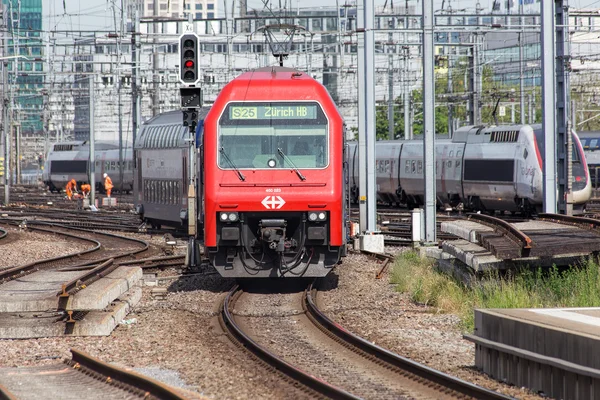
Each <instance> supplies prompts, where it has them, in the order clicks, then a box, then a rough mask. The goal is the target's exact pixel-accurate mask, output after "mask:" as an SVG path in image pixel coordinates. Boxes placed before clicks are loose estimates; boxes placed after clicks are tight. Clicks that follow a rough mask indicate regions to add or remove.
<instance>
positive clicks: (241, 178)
mask: <svg viewBox="0 0 600 400" xmlns="http://www.w3.org/2000/svg"><path fill="white" fill-rule="evenodd" d="M219 153H221V154H223V157H225V160H227V162H228V163H229V165H231V168H233V169H234V170H235V172H237V175H238V178H240V181H242V182H243V181H245V180H246V177H245V176H244V175H242V173H241V172H240V170H239V169H238V167H237V166H236V165H235V164H234V163H233V161H231V158H229V156H228V155H227V153H225V149H224V148H223V147H221V148H220V149H219Z"/></svg>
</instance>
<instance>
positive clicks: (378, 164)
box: [375, 140, 402, 204]
mask: <svg viewBox="0 0 600 400" xmlns="http://www.w3.org/2000/svg"><path fill="white" fill-rule="evenodd" d="M401 149H402V143H400V142H398V141H391V140H390V141H388V140H386V141H380V142H377V143H376V145H375V177H376V183H377V200H378V201H380V202H383V203H389V204H394V203H398V204H399V203H401V202H402V201H401V198H400V195H401V193H400V191H399V190H398V177H399V176H400V175H399V167H400V157H399V155H400V151H401Z"/></svg>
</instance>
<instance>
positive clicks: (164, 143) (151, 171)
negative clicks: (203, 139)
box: [133, 107, 210, 228]
mask: <svg viewBox="0 0 600 400" xmlns="http://www.w3.org/2000/svg"><path fill="white" fill-rule="evenodd" d="M209 109H210V108H208V107H205V108H201V109H199V110H198V119H199V120H200V121H201V120H203V119H204V117H205V116H206V114H207V113H208V110H209ZM181 118H182V116H181V111H179V110H177V111H168V112H165V113H162V114H159V115H157V116H156V117H154V118H151V119H149V120H148V121H146V122H144V123H143V125H142V127H141V128H140V131H139V133H138V135H137V137H136V140H135V146H134V147H135V154H136V160H135V165H134V173H135V178H136V179H135V185H134V191H133V196H134V204H135V208H136V212H137V213H138V214H139V215H140V217H141V219H142V220H143V221H144V222H146V223H148V224H150V225H151V226H152V227H153V228H161V227H162V226H163V225H165V226H171V227H175V228H185V227H187V224H188V217H187V211H188V204H187V200H188V198H187V195H188V185H189V173H190V162H189V146H190V142H189V139H190V137H191V135H190V133H189V128H187V127H184V126H183V125H182V119H181ZM200 220H201V219H200Z"/></svg>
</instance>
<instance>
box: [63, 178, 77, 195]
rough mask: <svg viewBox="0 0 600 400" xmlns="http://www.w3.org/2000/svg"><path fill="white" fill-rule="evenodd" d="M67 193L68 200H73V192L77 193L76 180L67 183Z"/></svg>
mask: <svg viewBox="0 0 600 400" xmlns="http://www.w3.org/2000/svg"><path fill="white" fill-rule="evenodd" d="M65 192H67V198H68V199H69V200H72V199H73V192H77V181H76V180H75V179H71V180H70V181H69V182H67V186H66V187H65Z"/></svg>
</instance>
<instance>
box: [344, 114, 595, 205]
mask: <svg viewBox="0 0 600 400" xmlns="http://www.w3.org/2000/svg"><path fill="white" fill-rule="evenodd" d="M572 135H573V136H572V139H573V140H572V143H573V144H572V160H573V164H572V178H573V179H572V182H573V190H572V194H573V195H572V198H573V204H574V209H575V210H583V208H584V206H585V203H586V202H587V201H588V200H589V199H590V197H591V183H590V178H589V171H588V168H587V164H586V161H585V155H584V153H583V147H582V145H581V142H580V141H579V138H578V137H577V135H576V134H575V133H574V132H573V134H572ZM349 146H350V151H349V152H348V157H350V159H349V160H348V163H349V166H350V171H351V173H350V185H349V186H350V189H351V191H352V194H353V196H352V198H353V199H354V200H356V199H357V198H358V154H357V153H358V152H357V145H356V143H351V144H349ZM543 147H544V136H543V132H542V127H541V125H533V126H530V125H514V126H500V127H485V126H467V127H463V128H460V129H458V130H457V131H456V132H455V135H454V137H453V138H452V139H437V140H436V144H435V153H436V166H435V171H436V197H437V202H438V206H442V205H445V204H448V205H451V206H456V205H458V204H460V203H463V205H464V207H465V208H466V209H471V210H482V211H495V210H499V211H524V212H527V213H530V212H535V211H540V210H541V209H542V205H543V201H544V197H543V162H544V151H543ZM375 152H376V157H375V158H376V178H377V199H378V201H380V202H385V203H403V204H406V205H407V206H409V207H416V206H419V205H422V204H423V202H424V184H423V174H424V171H423V169H424V161H423V141H422V140H410V141H400V140H398V141H378V142H376V147H375Z"/></svg>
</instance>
